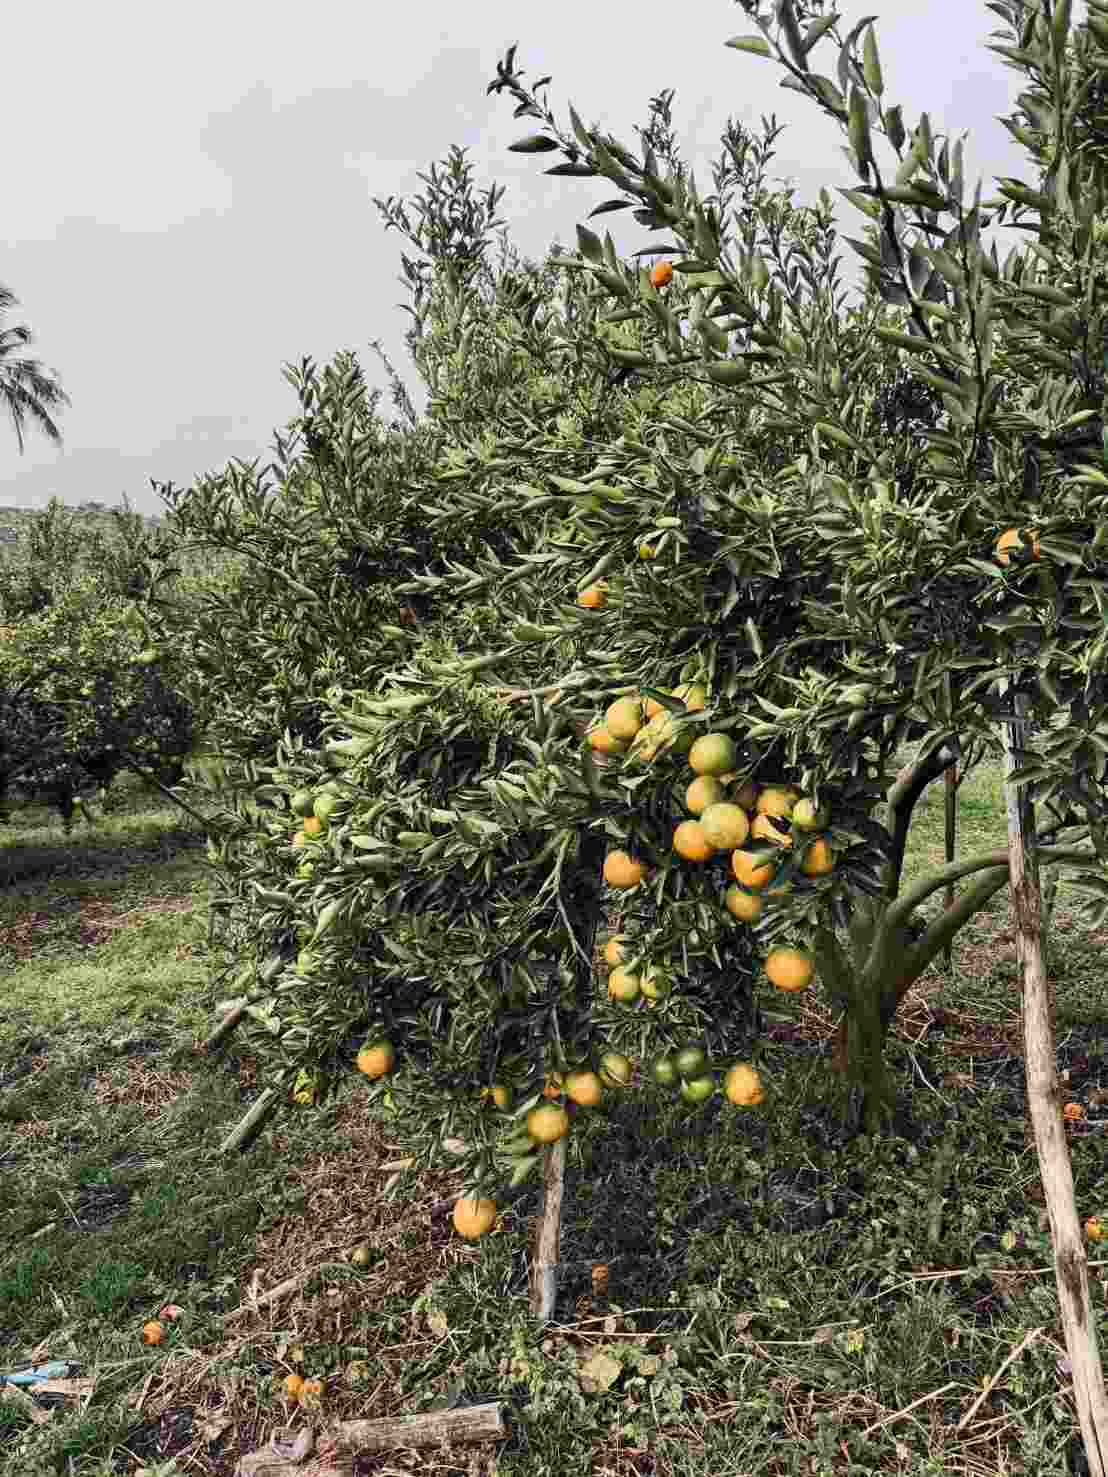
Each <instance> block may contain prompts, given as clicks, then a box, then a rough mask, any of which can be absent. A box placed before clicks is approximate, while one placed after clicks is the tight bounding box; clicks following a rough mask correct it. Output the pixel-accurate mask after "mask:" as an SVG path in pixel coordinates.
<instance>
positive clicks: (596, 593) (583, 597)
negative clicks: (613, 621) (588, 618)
mask: <svg viewBox="0 0 1108 1477" xmlns="http://www.w3.org/2000/svg"><path fill="white" fill-rule="evenodd" d="M607 603H608V592H607V590H606V589H605V588H604V586H603V585H590V586H589V588H588V589H587V590H582V591H581V593H580V595H578V597H577V604H578V605H583V606H584V607H585V609H586V610H603V608H604V606H605V605H607Z"/></svg>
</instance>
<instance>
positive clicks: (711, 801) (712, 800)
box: [685, 774, 727, 815]
mask: <svg viewBox="0 0 1108 1477" xmlns="http://www.w3.org/2000/svg"><path fill="white" fill-rule="evenodd" d="M726 793H727V792H726V790H725V789H724V788H723V785H722V783H721V782H720V781H719V780H718V779H716V777H715V775H711V774H702V775H701V776H700V778H699V779H695V780H693V782H692V784H691V785H690V786H689V788H688V789H687V790H686V791H685V804H686V805H687V806H688V808H689V809H690V810H691V811H692V813H693V815H703V814H704V812H705V811H706V810H707V809H708V807H709V805H720V804H722V802H723V797H724V795H725V794H726Z"/></svg>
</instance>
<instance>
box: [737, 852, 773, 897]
mask: <svg viewBox="0 0 1108 1477" xmlns="http://www.w3.org/2000/svg"><path fill="white" fill-rule="evenodd" d="M753 855H754V854H753V852H750V851H744V850H743V849H742V848H741V847H738V848H737V849H736V850H735V851H733V852H732V853H731V870H732V872H734V874H735V881H736V882H741V883H742V885H743V886H744V887H749V888H750V890H751V891H752V892H759V891H761V889H762V888H763V887H765V885H766V883H767V882H772V881H773V878H774V875H775V873H776V871H777V868H776V867H775V866H774V864H773V863H772V862H766V863H765V864H764V866H761V867H759V866H757V865H755V863H754V861H753V860H752V858H753Z"/></svg>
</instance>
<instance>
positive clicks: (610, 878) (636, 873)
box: [604, 851, 646, 889]
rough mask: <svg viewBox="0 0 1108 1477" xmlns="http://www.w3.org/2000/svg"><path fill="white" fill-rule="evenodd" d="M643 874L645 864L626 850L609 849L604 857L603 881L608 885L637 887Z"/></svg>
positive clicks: (644, 872)
mask: <svg viewBox="0 0 1108 1477" xmlns="http://www.w3.org/2000/svg"><path fill="white" fill-rule="evenodd" d="M645 876H646V867H645V865H644V864H643V863H642V862H640V861H638V860H637V859H636V858H635V857H633V856H630V855H629V854H628V853H627V852H626V851H610V852H609V853H608V855H607V856H606V857H605V858H604V881H605V882H606V883H607V884H608V886H609V887H617V888H621V889H624V888H630V887H638V885H639V883H640V882H642V880H643V879H644V878H645Z"/></svg>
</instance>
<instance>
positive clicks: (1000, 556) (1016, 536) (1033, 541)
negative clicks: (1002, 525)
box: [996, 528, 1042, 564]
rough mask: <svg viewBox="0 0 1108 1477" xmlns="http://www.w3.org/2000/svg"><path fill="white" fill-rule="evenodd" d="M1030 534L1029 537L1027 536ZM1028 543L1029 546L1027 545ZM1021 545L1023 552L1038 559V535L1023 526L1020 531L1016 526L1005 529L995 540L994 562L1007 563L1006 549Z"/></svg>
mask: <svg viewBox="0 0 1108 1477" xmlns="http://www.w3.org/2000/svg"><path fill="white" fill-rule="evenodd" d="M1029 535H1030V537H1028V536H1029ZM1028 545H1030V548H1029V547H1028ZM1021 546H1022V548H1023V551H1024V553H1030V555H1031V557H1032V558H1033V559H1038V557H1039V555H1040V553H1041V552H1042V551H1041V548H1040V545H1039V535H1038V534H1037V533H1035V532H1034V531H1033V530H1032V529H1030V528H1025V529H1024V530H1023V533H1022V538H1021V534H1020V530H1019V529H1018V528H1009V529H1006V530H1005V532H1004V533H1002V534H1001V535H1000V537H999V538H998V539H997V541H996V562H997V563H998V564H1007V563H1008V562H1009V560H1008V550H1009V549H1017V548H1020V547H1021Z"/></svg>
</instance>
